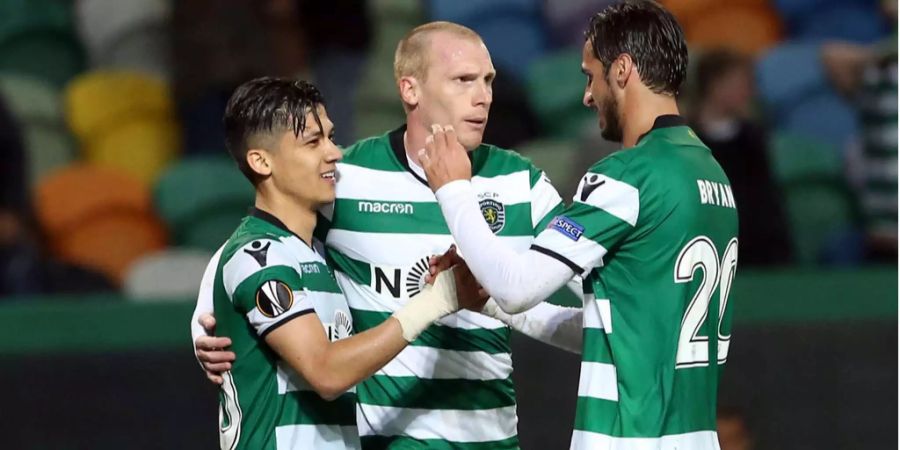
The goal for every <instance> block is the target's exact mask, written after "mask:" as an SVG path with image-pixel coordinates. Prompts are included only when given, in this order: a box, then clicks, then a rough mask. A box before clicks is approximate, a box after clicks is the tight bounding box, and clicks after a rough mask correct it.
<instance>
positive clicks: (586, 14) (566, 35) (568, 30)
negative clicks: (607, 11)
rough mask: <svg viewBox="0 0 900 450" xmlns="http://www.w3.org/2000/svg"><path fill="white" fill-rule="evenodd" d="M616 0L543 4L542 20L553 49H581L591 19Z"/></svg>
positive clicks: (587, 0)
mask: <svg viewBox="0 0 900 450" xmlns="http://www.w3.org/2000/svg"><path fill="white" fill-rule="evenodd" d="M613 3H616V0H568V1H565V2H544V8H543V9H544V19H545V21H546V22H547V28H548V32H549V34H550V39H551V41H552V43H553V45H554V46H555V47H558V48H564V47H581V46H582V45H584V31H585V29H586V28H587V26H588V23H589V22H590V19H591V17H592V16H593V15H594V14H596V13H598V12H599V11H601V10H603V9H604V8H605V7H607V6H609V5H611V4H613Z"/></svg>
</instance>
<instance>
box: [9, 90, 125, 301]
mask: <svg viewBox="0 0 900 450" xmlns="http://www.w3.org/2000/svg"><path fill="white" fill-rule="evenodd" d="M0 148H2V149H3V153H4V158H3V163H2V165H0V180H2V187H0V189H2V191H0V299H2V298H5V297H9V296H16V295H35V294H57V293H84V292H97V291H106V290H111V289H112V285H111V283H110V282H109V281H107V280H106V279H105V278H104V277H102V276H101V275H98V274H96V273H94V272H91V271H88V270H84V269H81V268H78V267H74V266H70V265H67V264H62V263H59V262H56V261H52V260H49V259H46V258H44V257H43V255H42V252H41V248H40V245H39V244H38V242H39V239H38V237H37V236H34V235H33V233H32V232H31V230H34V229H36V227H35V226H34V221H33V220H31V217H32V213H31V207H30V203H29V197H30V196H29V194H28V185H27V179H28V177H27V169H26V163H27V162H26V160H25V158H26V154H25V149H24V146H23V144H22V136H21V133H20V131H19V128H18V124H17V122H16V121H15V119H14V118H13V117H12V115H11V114H9V112H8V111H7V109H6V106H5V105H4V104H3V102H2V99H0Z"/></svg>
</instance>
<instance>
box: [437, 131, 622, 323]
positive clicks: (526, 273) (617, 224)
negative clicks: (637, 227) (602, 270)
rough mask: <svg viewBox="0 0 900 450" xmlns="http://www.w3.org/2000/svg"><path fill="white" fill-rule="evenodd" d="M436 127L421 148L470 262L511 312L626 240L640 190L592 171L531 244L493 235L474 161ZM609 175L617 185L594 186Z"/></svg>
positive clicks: (536, 300) (595, 264) (532, 303)
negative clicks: (521, 248) (515, 245)
mask: <svg viewBox="0 0 900 450" xmlns="http://www.w3.org/2000/svg"><path fill="white" fill-rule="evenodd" d="M434 131H435V133H434V135H433V137H432V138H430V139H428V141H427V146H426V149H425V150H424V151H423V152H420V158H421V160H422V163H423V166H424V168H425V170H426V173H427V175H428V181H429V183H430V184H431V186H432V189H434V190H435V195H436V197H437V199H438V202H439V203H440V205H441V210H442V212H443V214H444V218H445V220H446V222H447V225H448V227H449V228H450V232H451V234H452V235H453V237H454V239H455V240H456V243H457V245H458V246H459V248H460V250H461V252H462V254H463V255H464V256H465V257H466V262H467V263H468V265H469V268H470V269H471V270H472V273H474V274H475V277H476V278H477V279H478V281H479V282H481V284H482V285H483V286H484V287H485V289H486V290H487V292H488V293H489V294H490V295H491V296H492V297H493V298H494V299H495V300H496V302H497V305H498V306H499V307H500V309H502V310H503V311H504V312H506V313H509V314H515V313H519V312H522V311H525V310H528V309H530V308H532V307H534V306H535V305H537V304H538V303H540V302H541V301H542V300H543V299H545V298H547V297H548V296H549V295H550V294H551V293H553V292H555V291H556V290H557V289H559V288H560V287H562V286H563V285H564V284H565V283H566V282H567V281H568V280H569V279H570V278H571V277H572V276H573V275H581V276H585V275H587V274H588V273H589V272H590V270H592V269H593V268H594V267H598V266H600V265H602V261H603V257H604V255H605V254H606V252H607V250H606V249H607V248H610V246H612V245H617V244H618V243H619V242H621V241H622V240H623V239H625V237H627V236H628V234H629V233H630V232H631V230H632V229H633V227H634V224H635V220H636V218H637V211H638V208H637V190H636V189H635V188H633V187H631V186H628V185H626V184H625V183H620V182H618V181H616V180H613V179H611V178H608V177H605V176H602V175H600V174H599V173H594V174H592V173H589V174H588V176H586V177H585V179H583V180H582V183H581V185H580V186H579V190H578V192H577V193H576V198H575V202H574V203H573V204H572V205H571V206H569V207H568V208H566V211H565V212H564V214H562V215H559V216H557V217H556V218H554V219H553V221H552V222H551V223H550V225H549V228H548V229H546V230H544V231H543V232H541V234H540V235H539V236H538V237H537V239H536V240H535V242H534V245H532V247H531V249H530V250H528V251H525V252H517V251H515V250H513V249H511V248H509V247H507V246H506V245H505V243H503V242H502V241H501V240H500V239H499V238H497V237H496V236H494V234H493V233H492V232H491V231H490V229H489V228H488V226H487V224H486V223H485V222H484V220H483V219H482V217H481V215H480V211H479V209H478V206H477V201H476V197H475V193H474V191H473V189H472V186H471V184H470V182H469V177H470V176H471V163H470V162H469V159H468V157H467V155H466V153H465V149H463V148H462V146H461V145H459V143H458V142H457V141H456V137H455V134H454V133H453V132H452V131H450V132H448V133H444V132H443V131H442V130H441V129H440V128H439V127H438V128H437V129H436V130H434ZM593 175H596V177H593ZM606 181H609V185H610V186H611V187H612V189H604V190H602V191H599V192H600V193H599V194H598V193H597V192H598V191H597V189H596V188H597V187H599V186H602V185H603V184H604V183H606ZM598 183H599V184H598ZM604 207H605V208H607V209H610V210H612V211H613V212H612V213H611V212H610V211H604ZM607 216H609V217H607ZM610 217H611V219H610ZM583 224H584V225H583ZM586 225H587V226H589V227H590V231H589V232H587V233H586V229H587V228H586Z"/></svg>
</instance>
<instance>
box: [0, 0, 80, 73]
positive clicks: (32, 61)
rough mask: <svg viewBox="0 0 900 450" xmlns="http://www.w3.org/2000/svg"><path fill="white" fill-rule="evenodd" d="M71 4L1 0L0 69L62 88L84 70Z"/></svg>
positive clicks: (40, 0) (38, 0)
mask: <svg viewBox="0 0 900 450" xmlns="http://www.w3.org/2000/svg"><path fill="white" fill-rule="evenodd" d="M72 3H73V2H69V1H57V0H0V72H9V73H18V74H25V75H31V76H35V77H38V78H41V79H44V80H46V81H49V82H51V83H53V84H54V85H56V86H57V87H62V86H64V85H65V83H66V82H67V81H68V80H69V79H71V78H72V77H73V76H74V75H75V74H77V73H79V72H80V71H81V70H83V69H84V50H83V49H82V47H81V44H80V43H79V41H78V39H77V37H76V34H75V30H74V24H73V22H72Z"/></svg>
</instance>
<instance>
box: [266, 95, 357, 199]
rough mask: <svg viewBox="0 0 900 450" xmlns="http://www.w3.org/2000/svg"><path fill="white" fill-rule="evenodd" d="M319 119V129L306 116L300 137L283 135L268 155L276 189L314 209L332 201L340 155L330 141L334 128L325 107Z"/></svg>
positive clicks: (311, 117) (291, 133)
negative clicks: (320, 123) (276, 147)
mask: <svg viewBox="0 0 900 450" xmlns="http://www.w3.org/2000/svg"><path fill="white" fill-rule="evenodd" d="M318 116H319V119H320V120H321V122H322V128H321V129H320V128H319V125H318V124H317V123H316V119H315V118H314V117H313V114H312V113H309V114H307V115H306V128H305V129H304V130H303V131H302V132H301V133H300V135H299V136H294V133H293V131H287V132H285V133H284V135H282V137H281V140H280V142H279V145H278V150H277V151H275V152H272V154H271V159H272V179H273V181H274V183H275V186H276V188H277V189H278V190H279V191H280V192H282V193H285V194H287V195H288V196H290V197H291V198H293V199H294V200H297V201H299V202H300V203H301V204H303V205H304V206H308V207H310V208H315V209H318V207H319V206H321V205H324V204H328V203H331V202H333V201H334V189H335V180H336V169H337V165H336V163H337V162H338V161H340V159H341V151H340V149H339V148H338V147H337V146H336V145H335V144H334V142H333V141H332V138H333V137H334V124H332V123H331V120H330V119H329V118H328V114H327V113H326V112H325V108H324V107H322V106H320V107H319V109H318Z"/></svg>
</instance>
